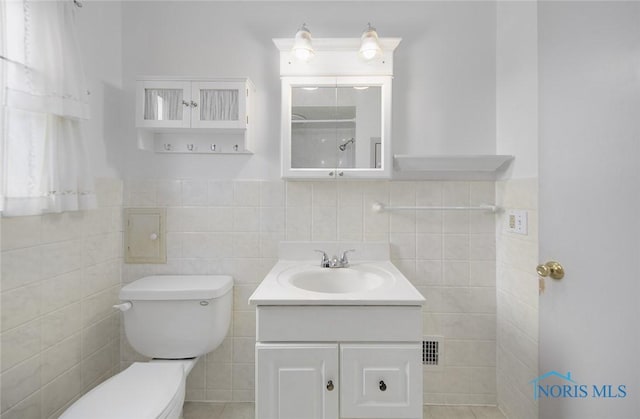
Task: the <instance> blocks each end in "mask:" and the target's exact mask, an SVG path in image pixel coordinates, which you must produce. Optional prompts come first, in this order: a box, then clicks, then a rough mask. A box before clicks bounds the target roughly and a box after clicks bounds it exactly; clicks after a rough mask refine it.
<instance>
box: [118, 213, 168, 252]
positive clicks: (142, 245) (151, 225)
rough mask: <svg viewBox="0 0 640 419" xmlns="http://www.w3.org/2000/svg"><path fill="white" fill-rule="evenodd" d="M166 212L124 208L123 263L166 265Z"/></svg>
mask: <svg viewBox="0 0 640 419" xmlns="http://www.w3.org/2000/svg"><path fill="white" fill-rule="evenodd" d="M165 226H166V210H165V209H164V208H125V210H124V229H125V234H124V237H125V262H126V263H166V261H167V246H166V238H165Z"/></svg>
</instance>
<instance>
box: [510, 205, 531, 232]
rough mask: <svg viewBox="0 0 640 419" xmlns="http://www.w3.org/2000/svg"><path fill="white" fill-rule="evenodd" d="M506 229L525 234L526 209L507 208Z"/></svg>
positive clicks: (526, 229)
mask: <svg viewBox="0 0 640 419" xmlns="http://www.w3.org/2000/svg"><path fill="white" fill-rule="evenodd" d="M507 231H509V232H511V233H516V234H524V235H526V234H527V233H528V228H527V211H524V210H509V211H508V212H507Z"/></svg>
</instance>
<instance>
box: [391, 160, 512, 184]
mask: <svg viewBox="0 0 640 419" xmlns="http://www.w3.org/2000/svg"><path fill="white" fill-rule="evenodd" d="M513 159H514V157H513V156H510V155H497V154H474V155H410V154H396V155H394V157H393V160H394V169H395V170H394V174H393V178H394V179H407V180H419V179H440V180H449V179H451V180H492V179H496V178H497V176H498V175H499V174H500V173H502V172H504V171H505V170H506V169H507V167H508V166H509V164H510V163H511V161H512V160H513Z"/></svg>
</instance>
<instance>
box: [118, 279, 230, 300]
mask: <svg viewBox="0 0 640 419" xmlns="http://www.w3.org/2000/svg"><path fill="white" fill-rule="evenodd" d="M231 288H233V278H232V277H231V276H229V275H153V276H147V277H144V278H141V279H138V280H137V281H134V282H132V283H130V284H128V285H125V286H124V287H123V288H122V289H121V290H120V299H121V300H210V299H212V298H217V297H221V296H223V295H225V294H226V293H228V292H229V291H230V290H231Z"/></svg>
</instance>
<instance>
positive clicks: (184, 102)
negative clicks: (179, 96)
mask: <svg viewBox="0 0 640 419" xmlns="http://www.w3.org/2000/svg"><path fill="white" fill-rule="evenodd" d="M182 104H183V105H184V106H186V107H187V108H188V107H189V106H191V105H189V102H187V101H186V100H183V101H182Z"/></svg>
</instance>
